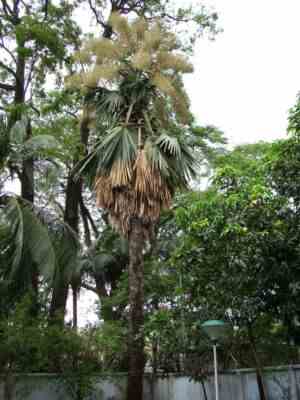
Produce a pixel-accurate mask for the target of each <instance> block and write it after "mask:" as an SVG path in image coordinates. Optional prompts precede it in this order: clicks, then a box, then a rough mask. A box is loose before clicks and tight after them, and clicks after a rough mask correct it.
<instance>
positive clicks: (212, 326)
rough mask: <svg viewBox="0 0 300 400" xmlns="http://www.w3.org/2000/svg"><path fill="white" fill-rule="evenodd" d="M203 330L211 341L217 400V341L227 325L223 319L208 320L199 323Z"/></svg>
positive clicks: (217, 396)
mask: <svg viewBox="0 0 300 400" xmlns="http://www.w3.org/2000/svg"><path fill="white" fill-rule="evenodd" d="M201 327H202V329H203V330H204V332H205V333H206V334H207V335H208V336H209V338H210V339H211V341H212V343H213V354H214V370H215V393H216V399H215V400H219V384H218V360H217V343H218V341H219V340H220V339H223V338H224V337H225V336H226V331H227V325H226V324H225V322H224V321H218V320H210V321H205V322H204V323H203V324H202V325H201Z"/></svg>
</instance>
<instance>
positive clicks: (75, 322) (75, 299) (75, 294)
mask: <svg viewBox="0 0 300 400" xmlns="http://www.w3.org/2000/svg"><path fill="white" fill-rule="evenodd" d="M72 295H73V329H74V330H75V331H77V329H78V308H77V304H78V287H76V286H72Z"/></svg>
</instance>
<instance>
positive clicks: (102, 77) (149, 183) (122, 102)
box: [69, 14, 196, 400]
mask: <svg viewBox="0 0 300 400" xmlns="http://www.w3.org/2000/svg"><path fill="white" fill-rule="evenodd" d="M110 23H111V26H112V28H113V30H114V32H115V34H114V37H115V39H114V40H112V41H110V40H107V39H99V40H92V41H89V42H88V43H86V45H85V46H84V48H83V49H82V50H81V52H79V53H78V54H76V59H77V60H78V62H79V64H80V65H81V66H82V67H83V71H82V72H81V73H78V74H75V75H73V76H72V77H70V78H69V84H71V85H75V86H80V87H81V88H82V89H83V90H84V91H87V89H88V93H89V95H88V96H87V108H86V110H85V114H86V112H87V110H88V112H89V118H90V119H91V122H92V120H94V122H95V134H96V138H97V142H96V144H95V146H94V149H93V151H92V152H91V153H90V154H89V155H88V156H87V157H86V158H85V160H83V161H82V163H81V169H80V171H82V170H90V171H91V172H92V173H93V172H94V171H95V169H94V168H95V166H96V173H95V175H96V178H95V191H96V194H97V204H98V206H99V207H101V208H103V209H105V210H107V211H108V214H109V220H110V223H111V224H112V226H113V227H115V228H116V229H117V230H118V231H119V232H120V233H121V234H122V235H124V236H125V237H126V238H127V239H128V244H129V267H128V273H129V335H128V346H129V373H128V385H127V386H128V389H127V398H128V400H129V399H130V400H141V399H142V393H143V370H144V363H145V356H144V335H143V318H144V316H143V306H144V287H143V256H144V252H145V251H146V250H147V247H148V246H149V244H151V240H152V238H153V236H154V228H155V226H156V224H157V222H158V220H159V217H160V213H161V211H162V210H163V209H167V208H169V207H170V206H171V202H172V198H173V196H174V193H175V191H176V190H177V189H178V188H186V187H187V186H188V183H189V180H190V179H191V178H192V177H194V175H195V173H196V171H195V157H194V155H193V152H192V149H191V148H190V147H189V146H188V144H187V140H186V137H187V136H188V135H189V134H190V132H191V130H190V125H191V123H192V117H191V115H190V113H189V111H188V107H189V102H188V98H187V95H186V93H185V91H184V88H183V84H182V79H181V75H182V73H185V72H191V71H192V67H191V65H190V64H189V63H188V62H187V61H186V60H185V58H184V57H183V55H182V54H180V51H179V48H180V44H179V43H178V40H177V39H176V37H175V36H174V35H173V34H171V33H169V32H168V31H167V30H166V29H165V28H164V26H162V25H161V24H160V23H159V22H158V21H155V22H152V23H148V22H146V21H145V20H144V19H137V20H135V21H133V22H132V24H129V23H128V22H127V20H126V19H125V18H124V17H121V16H120V15H118V14H113V15H112V17H111V21H110ZM92 89H93V90H92ZM91 91H92V92H93V95H91ZM84 117H85V118H86V115H84Z"/></svg>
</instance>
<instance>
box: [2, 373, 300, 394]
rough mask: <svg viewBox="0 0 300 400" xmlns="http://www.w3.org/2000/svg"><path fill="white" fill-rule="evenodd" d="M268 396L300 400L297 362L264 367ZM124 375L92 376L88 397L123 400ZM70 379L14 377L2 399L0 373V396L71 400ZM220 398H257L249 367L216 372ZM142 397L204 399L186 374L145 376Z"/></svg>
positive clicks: (211, 391)
mask: <svg viewBox="0 0 300 400" xmlns="http://www.w3.org/2000/svg"><path fill="white" fill-rule="evenodd" d="M264 378H265V383H266V387H267V390H268V400H300V366H293V367H285V368H277V369H268V370H266V371H265V375H264ZM125 386H126V376H124V375H117V374H116V375H113V376H101V377H95V384H94V388H95V390H94V393H93V394H92V395H91V396H89V397H88V400H124V393H125ZM205 387H206V391H207V396H208V400H214V382H213V377H209V378H208V379H207V380H206V382H205ZM72 389H74V386H73V385H72V382H68V381H64V380H62V379H61V378H60V377H58V376H57V375H48V374H34V375H18V376H15V377H14V382H13V394H12V397H11V398H10V399H5V396H4V384H3V377H2V380H1V383H0V400H72V399H76V396H75V395H74V394H72ZM220 399H221V400H259V394H258V390H257V383H256V376H255V372H254V371H253V370H236V371H231V372H228V373H225V374H221V375H220ZM144 400H205V398H204V395H203V390H202V387H201V384H200V383H198V382H193V381H191V380H190V379H189V378H187V377H178V376H174V375H172V376H169V377H168V378H162V377H159V378H157V379H156V380H153V379H152V378H151V376H150V375H146V376H145V395H144Z"/></svg>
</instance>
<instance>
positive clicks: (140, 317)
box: [127, 218, 145, 400]
mask: <svg viewBox="0 0 300 400" xmlns="http://www.w3.org/2000/svg"><path fill="white" fill-rule="evenodd" d="M144 245H145V240H144V234H143V225H142V222H141V221H140V220H139V219H137V218H136V219H134V220H133V221H132V223H131V231H130V233H129V267H128V275H129V307H130V308H129V329H128V356H129V370H128V384H127V400H142V399H143V375H144V365H145V354H144V332H143V328H144V326H143V325H144V265H143V264H144V260H143V258H144V257H143V249H144Z"/></svg>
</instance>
